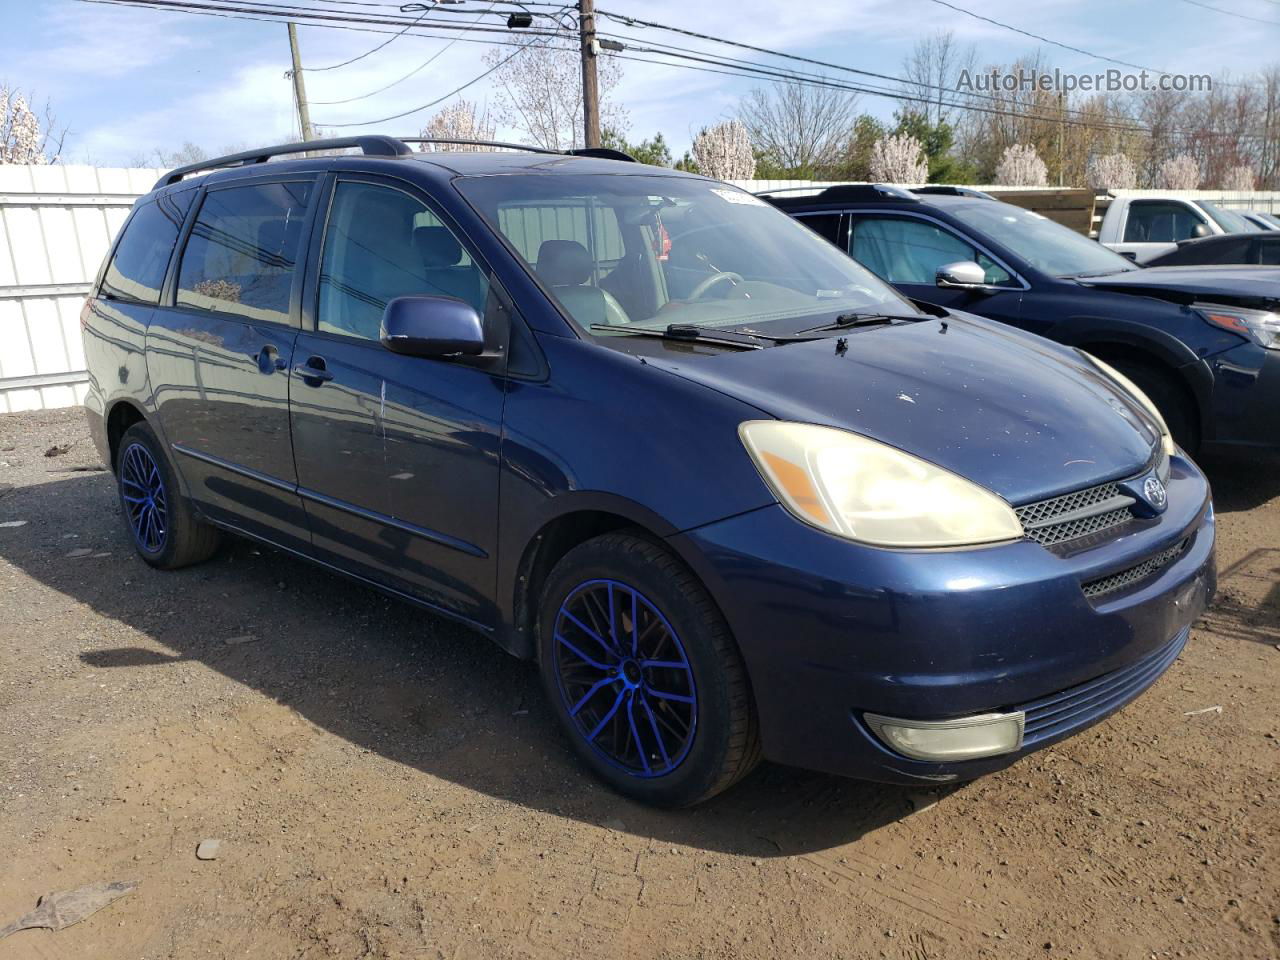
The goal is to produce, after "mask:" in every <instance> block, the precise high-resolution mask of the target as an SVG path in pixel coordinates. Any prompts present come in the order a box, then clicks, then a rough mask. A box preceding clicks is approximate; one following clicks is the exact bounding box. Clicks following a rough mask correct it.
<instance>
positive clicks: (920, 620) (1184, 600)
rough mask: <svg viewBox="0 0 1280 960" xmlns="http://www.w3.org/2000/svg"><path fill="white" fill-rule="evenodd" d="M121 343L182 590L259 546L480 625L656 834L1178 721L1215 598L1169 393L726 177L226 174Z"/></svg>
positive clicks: (109, 431)
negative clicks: (1193, 633) (976, 304)
mask: <svg viewBox="0 0 1280 960" xmlns="http://www.w3.org/2000/svg"><path fill="white" fill-rule="evenodd" d="M338 147H351V148H356V149H358V150H360V153H359V154H358V155H345V156H333V155H329V156H306V157H301V158H298V159H291V160H290V159H284V160H279V161H278V162H271V163H268V162H265V161H267V160H268V159H270V158H272V157H274V156H276V155H285V156H296V155H297V154H300V153H303V152H307V151H314V150H321V149H337V148H338ZM83 321H84V341H85V351H86V357H87V359H88V368H89V373H90V390H89V394H88V397H87V399H86V407H87V410H88V416H89V422H90V425H91V430H92V434H93V437H94V440H95V442H96V444H97V446H98V448H99V450H100V451H101V454H102V457H103V459H104V461H105V462H107V463H109V464H110V465H111V467H112V470H113V472H114V474H115V476H116V478H117V485H118V490H119V500H120V505H121V509H122V512H123V514H124V516H125V518H126V519H127V521H128V527H129V531H130V535H131V537H132V539H133V542H134V545H135V547H136V549H137V551H138V553H139V554H140V555H141V556H142V558H143V559H144V560H146V562H147V563H150V564H152V565H153V566H156V567H160V568H173V567H179V566H182V565H184V564H189V563H194V562H196V561H198V560H201V559H203V558H205V557H207V556H209V555H210V554H211V552H212V551H213V550H214V549H215V547H216V544H217V538H218V536H219V535H220V533H222V532H231V533H235V534H241V535H244V536H248V537H252V538H255V539H257V540H260V541H265V542H267V543H269V544H273V545H275V546H276V547H279V548H281V549H283V550H286V551H289V552H290V553H293V554H296V555H298V556H301V557H304V558H306V559H308V560H311V561H313V562H315V563H318V564H320V565H322V566H324V567H326V568H327V569H330V570H333V571H336V572H339V573H342V574H345V575H347V576H350V577H354V578H356V579H358V580H360V581H362V582H365V583H368V584H371V585H373V586H375V587H378V588H380V589H382V590H384V591H386V592H388V593H390V594H393V595H395V596H398V597H402V598H404V599H406V600H409V601H411V602H413V603H416V604H419V605H421V606H423V607H424V608H426V609H429V610H433V611H436V612H438V613H440V614H443V615H446V616H449V617H452V618H454V619H456V620H458V621H461V622H462V623H465V624H467V625H469V626H471V627H473V628H474V629H475V630H477V631H478V632H479V633H481V634H484V635H486V636H488V637H491V638H492V639H494V640H495V641H496V642H497V643H498V644H499V645H501V646H502V647H503V648H505V649H506V650H508V651H510V652H511V653H514V654H516V655H517V656H521V657H526V658H529V659H533V660H536V661H537V662H538V665H539V668H540V670H541V673H542V677H543V681H544V684H545V686H546V690H547V693H548V697H549V700H550V703H551V708H552V710H553V712H554V713H555V715H556V717H557V718H558V721H559V722H560V724H561V725H562V727H563V729H564V730H565V732H566V734H567V736H568V737H569V739H570V740H571V742H572V743H573V744H574V747H575V749H576V750H577V751H578V753H579V754H580V756H581V757H582V758H583V760H584V762H585V763H586V764H588V765H589V766H590V767H591V768H592V769H593V770H594V771H595V772H596V773H597V774H599V775H600V776H601V777H602V778H604V779H605V780H607V781H608V782H609V783H610V784H612V785H613V786H614V787H616V788H617V789H619V790H622V791H624V792H626V793H628V794H629V795H631V796H633V797H637V798H639V799H641V800H645V801H649V802H655V803H664V804H688V803H693V802H696V801H698V800H700V799H702V798H704V797H707V796H710V795H711V794H713V793H715V792H716V791H718V790H722V789H724V788H725V787H727V786H728V785H730V784H731V783H733V782H734V781H735V780H737V779H738V778H739V777H741V776H743V775H744V774H745V773H746V772H747V771H748V770H750V769H751V767H752V766H753V765H754V764H755V763H756V761H757V760H758V759H759V758H760V757H761V756H762V755H763V756H767V757H770V758H772V759H775V760H779V761H783V762H786V763H792V764H797V765H801V766H806V767H811V768H816V769H821V770H827V771H832V772H836V773H843V774H847V775H855V776H863V777H872V778H879V779H885V780H892V781H897V782H902V783H916V784H934V783H938V782H942V781H948V780H956V779H960V778H967V777H974V776H977V775H979V774H982V773H984V772H987V771H989V770H994V769H998V768H1000V767H1003V766H1005V765H1007V764H1009V763H1011V762H1013V761H1014V760H1015V759H1017V758H1018V757H1019V756H1022V755H1023V754H1025V753H1027V752H1029V751H1031V750H1035V749H1037V748H1040V747H1043V746H1045V745H1047V744H1050V743H1053V742H1055V741H1057V740H1060V739H1062V738H1063V737H1067V736H1070V735H1071V734H1073V733H1075V732H1076V731H1078V730H1081V729H1083V728H1084V727H1087V726H1088V725H1090V724H1092V723H1094V722H1096V721H1097V720H1099V719H1101V718H1102V717H1104V716H1106V715H1107V714H1108V713H1110V712H1111V711H1113V710H1116V709H1118V708H1119V707H1121V706H1123V705H1124V704H1126V703H1128V702H1129V701H1131V700H1133V699H1134V698H1135V697H1136V696H1138V694H1139V693H1141V692H1142V691H1143V690H1144V689H1146V687H1147V686H1149V685H1150V684H1151V683H1153V682H1154V681H1155V680H1156V678H1157V677H1159V676H1160V674H1161V673H1162V672H1163V671H1164V670H1165V668H1166V667H1168V666H1169V664H1170V663H1172V662H1173V660H1174V659H1175V658H1176V657H1177V656H1178V653H1179V651H1180V650H1181V649H1182V647H1183V645H1184V644H1185V643H1186V641H1187V637H1188V633H1189V630H1190V625H1191V623H1192V621H1193V620H1194V619H1195V618H1196V616H1197V615H1198V614H1199V612H1200V611H1201V610H1202V609H1203V608H1204V605H1205V603H1206V602H1207V600H1208V598H1209V597H1211V596H1212V593H1213V590H1214V582H1215V572H1214V564H1213V542H1214V519H1213V506H1212V503H1211V501H1210V499H1209V489H1208V485H1207V484H1206V482H1205V479H1204V477H1203V476H1202V475H1201V474H1200V472H1199V470H1198V469H1197V468H1196V467H1195V465H1194V464H1193V463H1192V462H1191V461H1190V460H1189V459H1187V458H1186V457H1185V456H1184V455H1183V454H1182V453H1181V452H1180V451H1179V450H1178V449H1177V448H1176V447H1175V446H1174V444H1173V441H1172V439H1171V437H1170V436H1169V432H1168V430H1167V428H1166V426H1165V424H1164V422H1163V421H1162V420H1161V418H1160V415H1159V413H1158V412H1157V411H1156V410H1155V408H1154V407H1153V406H1152V405H1151V402H1150V401H1149V400H1148V399H1147V398H1146V397H1145V396H1144V395H1143V394H1142V392H1141V391H1140V390H1139V389H1138V388H1136V387H1134V386H1133V384H1132V383H1130V382H1129V381H1128V380H1126V379H1125V378H1124V377H1123V376H1122V375H1120V374H1118V373H1116V372H1115V371H1114V370H1112V369H1111V368H1110V367H1108V366H1107V365H1106V364H1105V363H1103V362H1102V361H1099V360H1096V359H1094V358H1091V357H1089V356H1087V355H1085V354H1083V353H1081V352H1080V351H1077V350H1073V349H1069V348H1067V347H1062V346H1059V345H1057V344H1054V343H1050V342H1049V341H1046V340H1042V339H1040V338H1038V337H1033V336H1030V335H1028V334H1024V333H1021V332H1019V331H1016V330H1011V329H1009V328H1007V327H1003V326H1000V325H998V324H993V323H991V322H989V321H986V320H983V319H981V318H978V317H972V316H967V315H964V314H961V313H958V312H946V311H939V310H931V311H922V310H918V309H916V308H915V307H913V306H912V305H911V304H910V303H909V302H907V301H906V300H905V299H903V298H902V297H901V296H899V295H898V294H897V293H895V292H894V291H893V289H892V288H891V287H889V286H887V285H885V284H884V283H882V282H881V281H879V280H878V279H876V278H875V277H874V276H873V275H872V274H870V273H869V272H868V271H866V270H864V269H863V268H862V267H860V266H858V264H856V263H855V262H854V261H853V260H851V259H849V257H847V256H845V255H844V254H843V253H840V252H839V251H837V250H835V249H833V248H832V247H831V246H830V245H829V244H827V243H825V242H824V241H823V240H821V239H819V238H818V237H817V236H815V235H814V234H813V233H812V232H810V231H809V230H807V229H805V228H804V227H802V226H800V225H799V224H798V223H796V222H795V221H794V220H791V219H789V218H788V217H786V216H784V215H783V214H781V213H779V212H778V211H777V210H774V209H773V208H772V207H770V206H769V205H768V204H766V203H764V202H762V201H760V200H757V199H756V198H755V197H753V196H752V195H751V194H749V193H746V192H745V191H742V190H739V189H738V188H736V187H732V186H729V185H728V184H723V183H718V182H716V181H714V180H707V179H705V178H702V177H695V176H690V175H686V174H681V173H677V172H675V171H671V170H663V169H659V168H653V167H644V166H641V165H640V164H636V163H633V162H625V161H621V160H618V159H609V158H607V157H601V156H569V155H563V154H558V153H550V152H548V151H529V152H523V153H512V152H506V153H503V152H492V151H491V152H473V153H462V152H459V153H414V152H411V150H410V148H409V147H408V146H406V145H405V144H404V143H403V142H401V141H399V140H394V139H391V138H387V137H360V138H355V139H352V140H338V141H325V142H320V143H310V144H299V145H290V146H286V147H280V148H276V149H274V150H269V151H262V152H251V153H247V154H240V155H237V156H234V157H225V158H221V159H219V160H214V161H210V162H209V163H207V164H204V165H197V166H195V167H188V168H183V169H180V170H177V171H174V172H173V173H171V174H169V175H167V176H165V177H164V178H163V179H162V180H161V181H160V183H158V184H157V185H156V189H155V190H154V191H153V192H152V193H151V194H150V195H149V196H147V197H144V198H142V199H141V200H139V201H138V203H137V205H136V206H135V208H134V211H133V213H132V215H131V218H130V219H129V221H128V223H127V224H126V225H125V226H124V228H123V231H122V233H121V236H120V238H119V239H118V240H117V242H116V245H115V249H114V250H113V251H112V253H111V255H110V257H109V259H108V261H107V264H106V266H105V267H104V269H103V271H102V274H101V276H100V278H99V280H98V282H97V284H96V286H95V288H94V290H93V292H92V294H91V295H90V297H89V299H88V301H87V303H86V305H85V309H84V314H83ZM284 615H288V612H285V613H284ZM1081 637H1088V638H1089V641H1088V643H1081V642H1080V638H1081ZM483 682H484V680H483V678H481V677H477V678H476V683H477V684H478V685H482V684H483Z"/></svg>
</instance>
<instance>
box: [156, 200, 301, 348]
mask: <svg viewBox="0 0 1280 960" xmlns="http://www.w3.org/2000/svg"><path fill="white" fill-rule="evenodd" d="M311 191H312V184H311V183H310V182H307V183H259V184H253V185H248V186H243V187H230V188H228V189H224V190H211V191H209V192H208V193H207V194H206V195H205V198H204V202H203V203H202V204H201V205H200V212H199V213H198V214H197V215H196V222H195V225H194V226H192V228H191V236H190V237H189V238H188V240H187V246H186V249H185V250H184V251H183V254H182V267H181V269H180V270H179V273H178V304H179V306H187V307H198V308H200V309H203V310H218V311H220V312H223V313H232V314H236V315H237V316H241V317H245V318H246V319H249V320H267V321H271V322H273V323H288V322H289V292H290V290H291V289H292V287H293V276H294V267H295V266H296V265H297V261H298V248H299V246H300V244H301V240H302V225H303V222H304V220H305V219H306V213H307V203H308V201H309V200H310V197H311Z"/></svg>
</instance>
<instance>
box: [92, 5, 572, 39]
mask: <svg viewBox="0 0 1280 960" xmlns="http://www.w3.org/2000/svg"><path fill="white" fill-rule="evenodd" d="M79 2H81V3H106V4H112V5H118V6H132V7H145V8H149V9H154V10H164V11H169V12H180V13H198V12H205V13H215V14H221V15H222V16H230V15H231V14H240V15H241V16H240V17H233V19H255V18H256V19H265V20H268V21H269V22H276V23H280V22H287V21H289V20H294V21H296V22H298V23H303V22H304V21H308V22H306V24H305V25H306V26H322V25H325V24H335V23H336V24H339V25H350V24H374V25H379V26H392V27H399V26H403V25H404V23H405V21H404V20H403V19H396V18H390V17H385V16H367V15H357V14H345V13H340V12H338V11H331V10H313V9H312V8H310V7H298V6H296V5H288V4H274V3H267V2H265V0H246V2H247V4H248V5H245V4H237V5H231V4H219V3H217V2H212V0H209V2H196V0H79ZM309 21H317V22H309ZM410 26H413V25H412V24H410ZM414 29H415V30H431V31H436V30H451V31H461V32H467V31H476V32H479V33H499V34H503V35H509V34H510V30H509V29H508V28H507V27H506V26H505V25H504V26H501V27H499V26H491V27H490V26H475V25H471V24H450V23H444V22H439V21H436V22H432V23H422V24H418V25H417V26H416V27H415V28H414ZM371 32H385V31H371ZM521 32H522V33H523V34H524V35H525V36H564V34H563V32H560V31H550V30H536V29H526V30H523V31H521ZM424 35H425V36H434V35H435V34H431V33H428V34H424Z"/></svg>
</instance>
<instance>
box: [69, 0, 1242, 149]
mask: <svg viewBox="0 0 1280 960" xmlns="http://www.w3.org/2000/svg"><path fill="white" fill-rule="evenodd" d="M80 2H87V3H109V4H112V5H120V6H133V7H142V8H148V9H154V10H164V11H169V12H181V13H189V14H202V15H213V16H223V17H228V18H231V19H245V20H260V21H262V22H277V23H278V22H281V21H287V20H291V19H292V20H297V21H299V22H303V21H304V20H306V21H308V22H307V24H306V25H308V26H315V27H326V28H331V29H344V30H355V31H361V32H369V33H387V32H388V31H385V30H377V29H373V28H372V27H370V26H368V25H370V24H372V25H375V26H380V25H387V26H397V27H400V26H403V25H404V21H403V20H401V19H393V18H386V17H379V16H367V15H357V14H354V13H349V14H347V15H345V16H344V15H340V13H339V12H338V11H329V10H325V11H313V10H312V9H311V8H299V7H297V6H296V5H293V4H276V3H268V2H266V0H242V2H241V3H238V4H235V5H233V4H231V3H229V2H228V3H222V4H218V3H215V2H195V0H80ZM322 2H330V3H339V2H346V3H349V4H351V5H355V4H356V3H357V2H358V0H322ZM495 2H507V0H495ZM512 2H514V0H512ZM934 2H943V0H934ZM370 5H371V4H370ZM517 5H521V6H523V5H526V4H523V3H520V4H517ZM540 5H543V4H540ZM545 6H548V7H552V6H556V5H555V4H545ZM280 8H285V10H286V11H288V12H282V11H281V9H280ZM560 9H561V10H563V9H564V8H563V6H561V7H560ZM300 11H301V12H300ZM489 12H491V11H486V13H489ZM965 12H967V11H965ZM597 13H598V14H599V15H600V16H605V17H609V18H610V19H613V20H616V21H619V22H622V23H624V24H629V25H633V26H645V27H653V28H656V29H660V30H664V31H671V32H675V33H680V34H684V35H687V36H691V37H694V38H697V39H700V40H706V41H710V42H714V43H720V44H726V45H729V46H734V47H739V48H743V49H748V50H752V51H755V52H758V53H763V54H766V55H768V56H775V57H779V58H784V59H790V60H795V61H800V62H807V63H811V64H815V65H817V66H823V67H829V68H832V69H838V70H842V71H847V72H851V73H856V74H861V75H864V76H870V77H873V78H876V79H883V80H889V81H893V82H898V83H901V84H906V85H914V86H917V87H923V88H933V89H939V90H945V88H942V87H939V86H937V85H933V84H924V83H921V82H918V81H910V80H906V79H904V78H900V77H893V76H890V75H887V74H875V73H873V72H871V71H864V70H859V69H858V68H854V67H846V66H844V65H841V64H832V63H827V62H825V61H820V60H815V59H813V58H809V57H803V56H800V55H796V54H786V53H781V52H779V51H774V50H769V49H767V48H764V47H756V46H753V45H751V44H746V43H740V42H737V41H731V40H726V39H723V38H720V37H714V36H710V35H708V34H702V33H698V32H696V31H691V30H686V29H684V28H681V27H674V26H670V25H667V24H660V23H655V22H653V21H645V20H640V19H638V18H634V17H629V16H625V15H621V14H612V13H609V12H607V11H597ZM482 16H483V14H482ZM313 20H314V21H316V22H311V21H313ZM408 26H409V27H414V24H413V23H412V22H411V23H409V24H408ZM439 30H448V31H455V32H458V33H459V34H460V33H464V32H468V31H476V32H481V33H498V34H502V35H504V36H510V34H509V32H508V31H507V30H505V29H503V28H498V27H487V26H479V25H478V24H477V23H475V22H473V23H471V24H461V25H450V24H444V23H440V22H432V23H424V24H419V25H417V26H416V28H415V32H414V35H415V36H436V35H439V34H437V33H436V32H435V31H439ZM522 34H523V35H524V36H526V37H529V36H534V37H539V38H546V39H551V38H560V39H568V34H567V32H561V31H554V30H524V31H522ZM397 35H398V34H397ZM453 39H454V40H455V41H458V42H470V43H486V44H492V45H498V46H517V47H519V48H520V49H519V50H517V51H516V52H515V53H513V54H512V55H511V56H510V57H508V58H506V59H504V60H503V61H501V62H500V63H499V64H498V65H496V66H495V67H492V68H490V69H489V70H486V71H485V72H484V73H482V74H480V75H479V76H477V77H475V78H473V79H471V80H469V81H467V83H465V84H463V85H461V86H460V87H458V88H456V89H455V90H453V91H451V92H450V93H449V94H446V95H445V96H444V97H441V98H438V99H436V100H433V101H432V102H431V103H428V104H424V105H422V106H420V107H416V108H414V109H412V110H409V111H405V112H404V113H401V114H397V115H395V116H392V117H387V118H382V119H380V120H369V121H364V122H362V123H347V124H337V125H334V124H326V126H341V127H351V126H364V125H366V124H373V123H381V122H385V121H386V120H393V119H399V118H400V117H402V116H407V115H410V114H412V113H417V112H420V111H422V110H425V109H429V108H430V107H432V106H435V105H437V104H439V103H441V102H443V101H444V100H447V99H448V98H449V97H451V96H453V95H455V94H456V93H458V92H461V91H462V90H464V89H466V88H467V87H469V86H471V85H473V84H474V83H477V82H479V81H480V80H481V79H483V78H484V77H486V76H488V75H489V74H490V73H492V72H493V70H495V69H497V66H501V65H502V63H505V62H507V61H508V60H510V59H513V58H514V57H515V56H516V55H518V53H519V52H520V50H523V49H525V48H527V47H528V46H530V45H532V44H530V43H515V42H512V41H510V40H500V39H496V38H495V39H492V40H490V39H473V38H470V37H463V36H461V35H458V36H455V37H454V38H453ZM626 39H633V38H626ZM659 46H668V47H670V46H672V45H668V44H659ZM673 49H675V50H680V49H682V48H673ZM636 52H650V53H653V54H655V55H658V56H664V57H670V58H675V59H680V60H686V61H693V62H689V63H671V62H669V61H667V60H648V59H645V58H643V57H635V56H621V57H620V59H624V60H627V59H630V60H635V61H637V62H644V63H653V64H656V65H661V66H667V67H681V68H683V69H696V70H701V71H703V72H708V73H718V74H721V75H725V76H738V77H744V76H745V77H750V76H757V77H765V78H768V79H774V80H785V81H792V82H800V83H803V84H806V85H810V86H826V87H832V88H835V89H842V90H846V91H849V92H854V93H866V94H869V95H871V96H878V97H886V98H890V99H896V100H906V101H914V102H919V103H939V102H940V101H939V100H938V99H937V98H932V97H931V98H928V99H926V98H925V97H920V96H911V95H910V94H907V93H905V92H903V91H896V92H895V91H887V90H884V89H877V88H874V87H871V86H868V85H865V82H864V85H862V86H857V85H854V84H851V83H847V84H841V83H839V82H835V81H829V80H826V79H825V78H818V77H814V76H813V75H805V74H800V73H798V72H796V71H786V70H784V69H782V68H772V67H769V66H766V65H762V64H752V63H750V62H749V61H741V62H739V63H738V64H735V63H733V62H725V61H726V60H730V61H731V60H732V58H724V57H721V55H718V54H717V55H714V56H715V57H719V59H707V58H700V57H697V56H696V55H695V54H694V52H692V51H690V52H688V53H684V52H680V53H677V52H672V51H669V50H656V49H652V50H644V49H643V48H641V49H638V50H637V51H636ZM699 62H700V63H702V64H705V65H704V66H696V65H695V63H699ZM717 68H719V69H717ZM1143 69H1147V68H1143ZM992 99H997V100H998V98H992ZM998 102H1005V101H998ZM941 105H943V106H947V107H951V108H953V109H957V110H962V111H968V112H977V113H985V114H989V115H996V116H1006V117H1010V118H1013V119H1024V120H1039V121H1043V122H1050V123H1069V124H1071V125H1073V126H1081V127H1086V128H1099V129H1112V130H1118V131H1122V132H1133V133H1151V132H1152V131H1151V129H1150V128H1149V127H1144V126H1141V125H1134V126H1126V125H1124V124H1120V123H1116V122H1113V121H1108V120H1105V119H1102V120H1097V121H1088V120H1076V119H1073V118H1067V117H1065V116H1063V115H1061V114H1055V115H1052V116H1045V115H1037V114H1028V113H1024V112H1019V111H1017V110H1016V109H998V108H988V107H982V106H979V105H976V104H974V103H972V102H969V103H964V102H955V101H941ZM1121 119H1125V120H1130V121H1134V118H1121ZM1175 135H1180V136H1186V137H1197V138H1199V137H1201V136H1202V135H1201V134H1193V133H1190V132H1182V131H1177V132H1175ZM1208 135H1211V136H1231V134H1227V133H1217V132H1211V133H1209V134H1208ZM1242 136H1243V137H1246V138H1247V137H1251V136H1253V137H1256V136H1259V135H1256V134H1243V135H1242Z"/></svg>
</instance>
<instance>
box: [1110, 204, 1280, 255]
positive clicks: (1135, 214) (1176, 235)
mask: <svg viewBox="0 0 1280 960" xmlns="http://www.w3.org/2000/svg"><path fill="white" fill-rule="evenodd" d="M1257 229H1258V228H1257V227H1255V226H1253V225H1252V224H1251V223H1249V221H1247V220H1245V218H1244V217H1242V216H1240V214H1239V213H1237V212H1235V211H1234V210H1227V209H1224V208H1223V207H1220V206H1218V205H1217V204H1216V203H1211V202H1209V201H1208V200H1192V199H1188V198H1186V197H1179V196H1176V195H1173V194H1170V195H1168V196H1160V195H1158V194H1155V195H1153V194H1143V195H1142V196H1117V197H1112V198H1111V201H1110V202H1109V203H1108V204H1107V208H1106V212H1105V213H1104V214H1103V215H1102V222H1101V224H1099V226H1098V242H1099V243H1101V244H1102V245H1103V246H1106V247H1110V248H1111V249H1112V250H1114V251H1116V253H1119V254H1123V255H1124V256H1126V257H1128V258H1129V259H1131V260H1136V261H1137V262H1138V263H1146V262H1147V261H1148V260H1150V259H1151V258H1152V257H1157V256H1159V255H1160V254H1162V253H1168V252H1169V251H1170V250H1173V249H1174V248H1175V247H1177V245H1178V242H1179V241H1181V240H1190V239H1192V238H1193V237H1208V236H1213V235H1214V234H1219V233H1252V232H1254V231H1256V230H1257Z"/></svg>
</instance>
